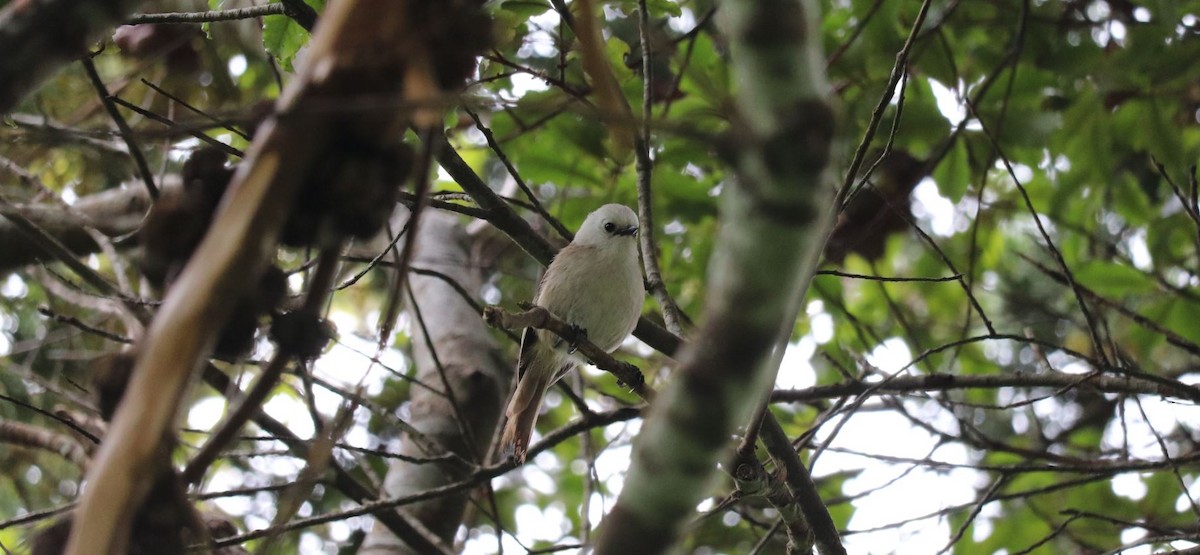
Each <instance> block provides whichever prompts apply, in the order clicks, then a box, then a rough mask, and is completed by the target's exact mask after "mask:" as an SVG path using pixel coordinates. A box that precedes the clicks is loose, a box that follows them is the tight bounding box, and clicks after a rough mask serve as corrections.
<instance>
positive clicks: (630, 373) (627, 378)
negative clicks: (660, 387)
mask: <svg viewBox="0 0 1200 555" xmlns="http://www.w3.org/2000/svg"><path fill="white" fill-rule="evenodd" d="M619 362H620V363H621V376H622V378H619V379H617V385H619V386H622V387H627V388H629V389H631V390H634V391H636V390H637V389H638V388H640V387H642V386H643V385H646V376H644V375H642V370H641V369H640V368H638V367H637V366H634V365H632V364H630V363H628V362H625V361H619Z"/></svg>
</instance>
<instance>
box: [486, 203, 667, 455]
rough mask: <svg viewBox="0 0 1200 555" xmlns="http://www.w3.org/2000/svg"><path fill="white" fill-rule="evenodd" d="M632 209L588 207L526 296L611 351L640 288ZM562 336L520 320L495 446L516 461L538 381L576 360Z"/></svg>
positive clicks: (628, 326) (634, 313)
mask: <svg viewBox="0 0 1200 555" xmlns="http://www.w3.org/2000/svg"><path fill="white" fill-rule="evenodd" d="M637 230H638V218H637V214H635V213H634V212H633V210H630V209H629V207H628V206H624V205H620V204H606V205H604V206H601V207H600V208H599V209H597V210H596V211H595V212H592V213H591V214H589V215H588V217H587V219H586V220H584V221H583V226H582V227H580V228H579V233H577V234H576V235H575V239H574V240H573V241H571V244H570V245H567V246H566V247H564V248H563V249H562V250H561V251H559V253H558V255H557V256H555V257H554V260H553V261H551V263H550V267H549V268H547V269H546V274H545V275H544V276H542V281H541V284H539V286H538V293H537V296H536V297H535V298H534V304H536V305H538V306H540V307H542V308H545V309H546V310H549V311H550V312H551V313H553V314H554V315H555V316H558V317H559V318H560V319H562V320H564V321H565V322H567V323H568V324H570V325H573V326H575V327H577V328H581V329H582V330H583V331H584V332H586V336H587V338H588V340H589V341H591V342H592V343H593V344H595V345H596V346H597V347H599V348H601V349H604V350H605V351H606V352H612V351H613V350H614V349H616V348H617V347H618V346H620V345H621V342H622V341H624V340H625V338H626V337H628V336H629V334H630V333H632V332H633V328H634V327H635V326H637V321H638V316H640V315H641V313H642V303H643V300H644V299H645V297H646V288H645V285H644V282H643V281H642V269H641V264H640V263H639V261H638V250H637V237H636V235H637ZM573 352H574V349H573V348H572V347H571V345H568V344H567V343H566V341H563V340H562V338H560V337H558V336H557V335H554V334H553V333H551V332H548V331H545V330H535V329H533V328H527V329H526V330H525V332H524V334H522V336H521V354H520V358H519V359H518V361H517V390H516V392H515V393H513V396H512V400H511V401H509V403H508V410H506V411H505V416H507V418H508V422H507V423H505V425H504V433H503V435H502V436H501V439H500V441H501V443H500V448H501V449H502V453H505V454H511V455H512V457H513V458H515V459H516V460H517V462H524V460H525V452H526V451H527V450H528V449H529V439H530V436H531V435H532V434H533V425H534V423H535V422H537V417H538V410H539V409H540V408H541V405H542V396H543V395H544V394H545V393H546V389H547V388H549V387H550V386H551V385H554V382H556V381H558V379H559V378H561V377H563V375H565V374H566V373H567V372H568V371H570V370H571V369H572V368H574V367H575V364H576V363H577V362H578V360H577V359H576V358H575V357H574V356H573Z"/></svg>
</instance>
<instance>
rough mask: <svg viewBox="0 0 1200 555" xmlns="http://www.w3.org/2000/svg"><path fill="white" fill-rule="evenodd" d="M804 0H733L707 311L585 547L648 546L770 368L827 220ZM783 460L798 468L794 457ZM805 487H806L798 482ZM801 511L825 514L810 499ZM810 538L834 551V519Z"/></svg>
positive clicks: (812, 519) (830, 122) (827, 192)
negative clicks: (736, 125) (730, 147)
mask: <svg viewBox="0 0 1200 555" xmlns="http://www.w3.org/2000/svg"><path fill="white" fill-rule="evenodd" d="M811 4H812V2H802V1H801V0H770V1H766V2H751V1H748V0H747V1H734V2H729V3H726V4H723V5H722V9H727V10H728V11H727V12H726V15H727V16H728V21H729V23H730V29H729V36H730V38H731V45H732V48H731V52H732V56H733V60H732V62H731V66H732V67H733V68H734V69H735V75H736V77H737V80H738V83H739V85H740V87H741V90H740V91H739V95H738V97H737V99H736V100H737V106H738V108H739V111H740V116H741V117H742V120H743V127H742V128H741V129H738V130H737V132H738V133H740V134H741V135H742V139H743V140H740V141H738V146H739V147H740V150H738V151H736V152H734V153H731V157H732V158H733V160H734V164H735V166H736V169H737V175H738V181H737V183H736V184H735V185H733V186H730V187H727V188H726V189H725V193H724V194H723V196H722V214H721V216H722V220H721V223H722V226H721V228H720V231H719V233H718V235H717V238H716V246H715V248H714V250H713V257H712V262H711V264H710V267H709V278H710V281H709V288H708V292H707V303H706V304H707V307H708V308H707V314H706V315H705V323H704V325H703V326H702V327H701V328H700V330H699V332H698V333H697V336H696V338H695V339H694V340H693V341H691V342H689V344H688V347H687V348H686V349H685V350H684V352H683V353H681V355H680V357H679V358H680V363H681V365H682V367H681V368H680V370H679V371H678V372H677V373H676V374H675V379H674V380H673V381H672V382H671V383H670V384H668V386H667V388H666V389H665V390H664V391H663V392H662V394H661V395H660V396H659V398H658V400H657V402H656V403H655V404H654V405H653V406H652V407H651V413H650V415H649V416H648V417H647V419H646V422H645V425H644V426H643V428H642V432H641V434H640V435H639V436H638V438H637V440H636V442H635V444H634V458H633V464H632V467H631V468H630V472H629V476H628V478H627V479H626V483H625V487H624V488H623V489H622V491H621V495H620V498H619V499H618V500H617V504H616V506H615V507H614V508H613V510H612V512H611V513H609V515H608V517H607V518H606V519H605V521H604V523H603V524H602V527H601V530H600V536H599V539H598V542H597V545H596V553H598V554H602V555H603V554H616V553H620V554H640V553H660V552H663V551H665V550H666V549H668V548H669V546H670V545H672V544H673V543H674V542H675V540H676V537H677V535H678V533H679V529H680V526H681V524H682V522H683V521H684V519H685V518H686V517H687V515H689V514H691V513H692V512H693V511H694V510H695V506H696V503H697V502H699V500H700V499H701V498H702V497H703V496H705V495H707V494H708V492H709V490H710V488H711V487H712V486H713V485H714V484H715V480H716V478H717V474H716V464H715V463H716V462H717V460H718V458H719V455H720V453H721V452H722V451H723V449H724V447H725V445H726V442H727V439H728V438H729V436H730V434H731V433H732V432H733V430H734V427H735V426H736V425H737V424H738V423H740V422H744V421H745V420H746V418H747V417H749V415H750V414H749V413H750V412H751V409H752V408H753V407H755V406H757V405H758V404H759V403H760V400H761V399H762V398H763V397H764V396H765V395H766V393H767V391H768V390H769V387H770V384H771V383H772V382H773V381H774V378H775V374H776V371H777V367H776V366H775V364H774V363H773V360H774V359H773V357H772V356H771V353H772V349H773V348H780V347H778V342H779V339H780V338H781V337H784V338H786V337H787V335H790V331H791V329H792V327H793V325H794V322H795V318H796V315H797V314H798V312H799V308H800V304H801V303H800V300H801V299H802V297H803V294H804V292H805V291H806V290H807V287H808V283H809V281H810V279H811V277H812V275H813V274H814V272H815V271H816V266H817V259H818V255H819V252H820V250H821V249H820V247H821V246H822V245H823V243H824V239H825V237H826V235H827V233H828V230H829V227H830V225H831V223H832V218H831V215H832V210H831V208H832V192H833V187H832V183H831V181H830V179H829V178H830V177H831V174H830V173H829V172H827V171H826V164H827V162H828V160H829V156H830V149H831V145H832V142H833V137H834V127H835V120H836V116H835V114H834V112H833V110H832V108H831V107H830V106H829V105H828V104H827V103H826V101H825V98H826V96H827V95H828V91H827V85H826V84H825V79H824V75H823V73H822V68H823V63H822V62H821V60H822V56H821V55H820V48H819V40H818V36H817V34H816V30H817V29H818V28H819V26H818V25H817V20H816V17H815V15H816V12H815V11H814V10H813V9H811ZM797 466H799V468H798V469H796V471H797V472H800V473H804V474H805V475H806V474H807V469H804V468H803V465H797ZM804 495H805V496H808V495H812V496H815V495H816V493H815V492H806V493H804ZM816 505H817V506H816V507H813V506H812V505H811V504H802V505H801V507H802V509H805V510H808V509H812V510H814V511H815V513H816V514H807V512H806V514H805V518H806V519H807V520H808V522H809V523H810V524H816V525H820V524H821V523H823V522H831V520H829V517H828V514H827V511H825V510H824V506H823V505H821V504H820V503H819V502H818V503H816ZM823 534H829V535H832V536H833V538H834V540H833V541H830V542H822V547H823V549H827V550H828V551H827V552H829V553H844V550H843V549H842V548H841V544H840V542H839V541H836V537H837V531H836V530H826V531H820V532H817V535H818V537H820V536H821V535H823Z"/></svg>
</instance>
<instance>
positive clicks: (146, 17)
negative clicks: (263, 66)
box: [126, 3, 287, 25]
mask: <svg viewBox="0 0 1200 555" xmlns="http://www.w3.org/2000/svg"><path fill="white" fill-rule="evenodd" d="M286 12H287V7H286V6H284V5H283V4H281V3H275V4H264V5H261V6H250V7H248V8H237V9H232V10H212V11H207V12H165V13H142V14H136V15H133V16H131V17H130V18H129V19H128V20H126V24H128V25H141V24H144V23H157V24H172V23H214V22H217V21H237V20H239V19H252V18H255V17H263V16H267V15H286Z"/></svg>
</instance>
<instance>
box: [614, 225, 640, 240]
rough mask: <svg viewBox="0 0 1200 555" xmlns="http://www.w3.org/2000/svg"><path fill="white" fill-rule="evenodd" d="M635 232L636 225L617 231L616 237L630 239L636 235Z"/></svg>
mask: <svg viewBox="0 0 1200 555" xmlns="http://www.w3.org/2000/svg"><path fill="white" fill-rule="evenodd" d="M637 230H638V228H637V226H636V225H631V226H629V227H627V228H625V229H620V230H617V235H624V236H626V237H632V236H634V235H637Z"/></svg>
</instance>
